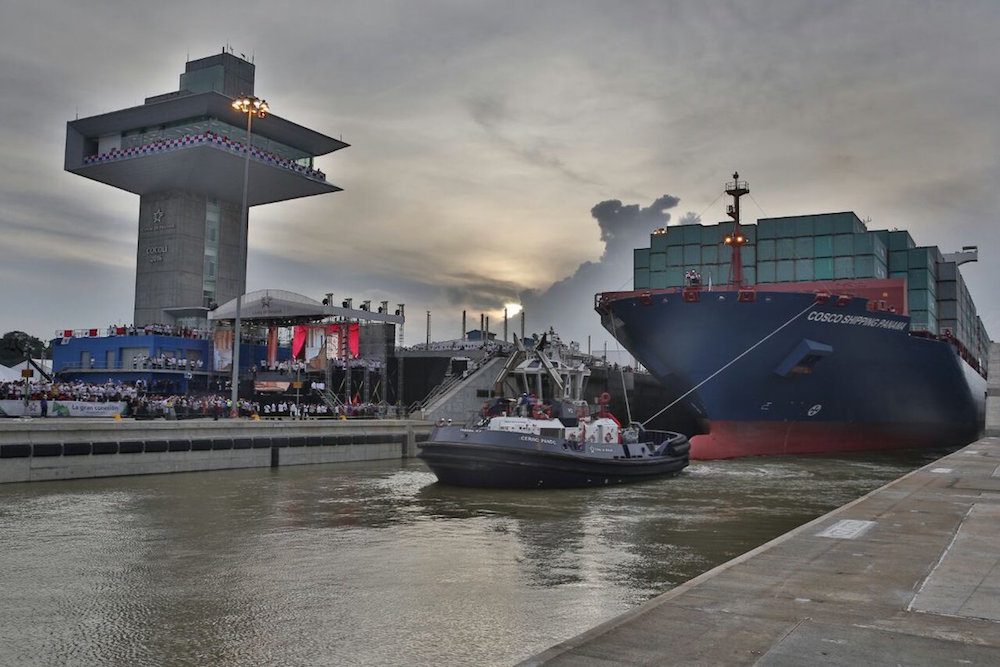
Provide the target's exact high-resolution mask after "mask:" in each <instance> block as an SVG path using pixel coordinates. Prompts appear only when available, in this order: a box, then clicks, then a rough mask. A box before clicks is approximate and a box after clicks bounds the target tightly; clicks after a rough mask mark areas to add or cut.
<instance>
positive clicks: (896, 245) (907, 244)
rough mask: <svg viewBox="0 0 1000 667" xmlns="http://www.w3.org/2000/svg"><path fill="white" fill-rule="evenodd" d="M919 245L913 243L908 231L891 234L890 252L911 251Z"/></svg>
mask: <svg viewBox="0 0 1000 667" xmlns="http://www.w3.org/2000/svg"><path fill="white" fill-rule="evenodd" d="M916 245H917V244H916V243H914V242H913V237H912V236H910V232H908V231H905V230H903V231H892V232H889V252H892V251H893V250H909V249H910V248H913V247H915V246H916Z"/></svg>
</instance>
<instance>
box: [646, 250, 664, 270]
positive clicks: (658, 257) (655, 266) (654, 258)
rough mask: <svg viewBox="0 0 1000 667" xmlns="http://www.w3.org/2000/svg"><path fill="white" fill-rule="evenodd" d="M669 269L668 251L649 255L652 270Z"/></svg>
mask: <svg viewBox="0 0 1000 667" xmlns="http://www.w3.org/2000/svg"><path fill="white" fill-rule="evenodd" d="M666 269H667V253H665V252H654V253H653V254H652V255H650V256H649V270H650V271H666Z"/></svg>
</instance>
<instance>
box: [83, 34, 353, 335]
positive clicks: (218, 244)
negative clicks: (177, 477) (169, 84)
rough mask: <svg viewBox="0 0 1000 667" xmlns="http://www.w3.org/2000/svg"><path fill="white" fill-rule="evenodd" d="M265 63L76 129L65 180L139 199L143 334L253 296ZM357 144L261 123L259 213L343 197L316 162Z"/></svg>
mask: <svg viewBox="0 0 1000 667" xmlns="http://www.w3.org/2000/svg"><path fill="white" fill-rule="evenodd" d="M253 83H254V65H253V64H252V63H250V62H248V61H246V60H244V59H242V58H239V57H237V56H235V55H233V54H231V53H227V52H226V51H223V52H222V53H221V54H216V55H214V56H209V57H207V58H201V59H198V60H192V61H190V62H188V63H187V65H186V67H185V69H184V73H183V74H181V76H180V86H179V89H178V90H177V91H174V92H170V93H166V94H163V95H157V96H155V97H149V98H146V101H145V103H144V104H143V105H142V106H137V107H132V108H130V109H122V110H120V111H112V112H110V113H106V114H101V115H99V116H91V117H90V118H81V119H79V120H74V121H70V122H69V123H67V124H66V162H65V168H66V171H69V172H72V173H74V174H79V175H80V176H86V177H87V178H91V179H93V180H95V181H100V182H102V183H107V184H108V185H112V186H114V187H116V188H120V189H122V190H128V191H129V192H134V193H135V194H137V195H139V242H138V246H137V250H136V276H135V316H134V324H135V325H136V326H145V325H147V324H170V325H175V326H187V327H192V328H202V327H204V326H206V323H207V315H208V311H209V310H210V309H211V308H212V307H214V306H215V305H216V304H221V303H226V302H227V301H229V300H231V299H234V298H236V296H237V295H239V294H243V293H244V292H246V272H245V269H244V268H243V267H245V266H246V264H245V261H244V260H245V257H246V252H247V246H246V241H245V240H244V241H243V243H242V245H241V243H240V225H241V202H242V197H243V169H244V163H245V160H246V148H245V146H246V115H245V114H242V113H240V112H239V111H235V110H234V109H233V107H232V102H233V99H234V98H236V97H238V96H242V95H252V94H253V92H254V91H253ZM346 146H347V144H345V143H344V142H342V141H338V140H337V139H334V138H332V137H328V136H326V135H324V134H320V133H319V132H316V131H314V130H310V129H308V128H306V127H302V126H301V125H296V124H295V123H292V122H291V121H288V120H285V119H284V118H280V117H278V116H273V115H268V116H266V117H264V118H259V119H255V121H254V123H253V129H252V132H251V149H250V169H249V180H248V188H247V191H248V205H249V206H256V205H257V204H270V203H272V202H278V201H284V200H286V199H295V198H297V197H308V196H310V195H318V194H323V193H327V192H337V191H338V190H340V188H338V187H337V186H335V185H333V184H332V183H330V182H328V181H327V180H326V175H325V174H324V173H323V172H321V171H319V170H317V169H315V168H314V166H313V158H315V157H316V156H318V155H326V154H327V153H331V152H333V151H336V150H340V149H341V148H345V147H346Z"/></svg>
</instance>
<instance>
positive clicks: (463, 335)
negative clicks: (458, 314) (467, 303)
mask: <svg viewBox="0 0 1000 667" xmlns="http://www.w3.org/2000/svg"><path fill="white" fill-rule="evenodd" d="M462 340H465V311H464V310H463V311H462Z"/></svg>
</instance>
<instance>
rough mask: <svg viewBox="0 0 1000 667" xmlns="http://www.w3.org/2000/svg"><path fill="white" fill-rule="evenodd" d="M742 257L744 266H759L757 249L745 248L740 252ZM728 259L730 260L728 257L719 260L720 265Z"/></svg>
mask: <svg viewBox="0 0 1000 667" xmlns="http://www.w3.org/2000/svg"><path fill="white" fill-rule="evenodd" d="M740 257H741V258H742V260H743V261H742V264H743V266H754V265H755V264H757V248H755V247H753V246H744V247H743V249H742V250H741V251H740ZM727 259H729V258H728V257H726V258H723V257H720V258H719V260H720V263H721V262H722V261H725V260H727Z"/></svg>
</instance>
